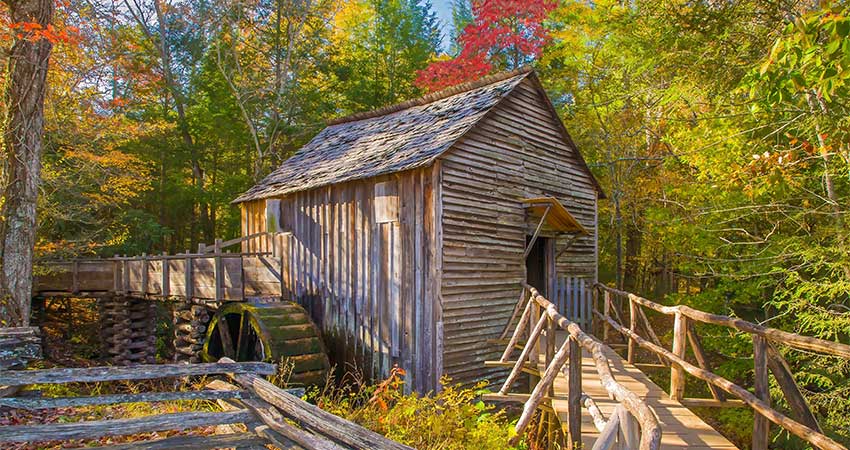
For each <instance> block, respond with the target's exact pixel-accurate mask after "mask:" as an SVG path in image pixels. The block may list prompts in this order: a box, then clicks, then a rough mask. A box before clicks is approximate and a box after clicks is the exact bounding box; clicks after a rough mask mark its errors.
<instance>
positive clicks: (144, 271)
mask: <svg viewBox="0 0 850 450" xmlns="http://www.w3.org/2000/svg"><path fill="white" fill-rule="evenodd" d="M148 276H149V274H148V254H147V253H142V296H144V295H145V294H147V293H148Z"/></svg>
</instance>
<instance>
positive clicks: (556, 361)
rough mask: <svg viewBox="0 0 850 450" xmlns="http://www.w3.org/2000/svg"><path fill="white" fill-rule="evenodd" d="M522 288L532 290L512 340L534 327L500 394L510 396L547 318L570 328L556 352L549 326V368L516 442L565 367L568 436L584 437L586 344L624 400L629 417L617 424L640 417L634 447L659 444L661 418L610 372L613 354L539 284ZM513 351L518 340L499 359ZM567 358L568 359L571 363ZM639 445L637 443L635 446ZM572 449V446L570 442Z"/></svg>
mask: <svg viewBox="0 0 850 450" xmlns="http://www.w3.org/2000/svg"><path fill="white" fill-rule="evenodd" d="M523 288H524V289H525V291H526V292H528V293H529V301H528V304H527V305H526V306H525V311H524V312H523V314H522V317H521V318H520V320H519V322H518V323H517V325H516V329H515V331H514V335H513V337H512V338H511V341H510V342H511V343H516V342H517V341H518V338H519V336H520V334H522V333H523V331H524V329H525V328H527V327H528V326H529V325H532V324H534V326H533V329H529V330H528V332H529V336H528V339H527V340H526V342H525V344H524V347H523V351H522V355H523V356H521V357H520V358H518V359H517V361H516V363H515V365H514V370H513V371H512V376H511V377H509V378H508V380H507V381H506V382H505V385H504V386H503V387H502V389H501V390H500V395H502V396H507V395H508V394H506V393H507V391H508V389H509V388H510V385H511V383H512V380H514V379H515V378H516V376H515V374H514V372H516V374H518V373H519V371H520V370H521V369H522V368H523V367H524V366H525V359H526V358H527V357H529V354H530V353H533V351H531V347H534V346H536V345H537V339H538V338H539V336H540V333H541V330H542V329H543V326H542V325H541V324H542V323H544V322H550V323H551V324H552V327H551V328H550V329H549V330H554V326H557V327H558V328H560V329H561V330H564V331H566V332H567V339H566V340H565V342H564V343H563V345H561V346H560V348H559V349H558V350H557V352H554V354H553V351H552V350H553V346H554V338H555V336H554V335H552V334H550V333H549V330H547V333H546V339H547V342H546V344H547V352H546V353H547V355H546V369H545V371H544V372H543V374H542V375H541V379H540V381H539V382H538V383H537V384H536V385H535V386H534V389H533V390H532V392H531V394H530V395H529V396H528V399H527V400H526V401H525V404H524V406H523V413H522V415H521V416H520V418H519V420H518V421H517V424H516V427H515V429H516V432H517V434H516V436H515V437H514V439H513V440H512V443H515V442H516V441H517V440H518V439H519V437H520V436H521V435H522V434H523V432H524V431H525V428H526V427H527V426H528V424H529V422H530V421H531V418H532V416H533V415H534V413H535V411H536V410H537V409H538V408H540V407H541V406H542V405H541V403H542V402H543V400H544V398H546V397H547V396H548V395H549V393H550V391H551V389H552V387H553V383H554V380H555V377H556V376H557V374H558V373H560V372H563V373H564V374H565V375H566V376H567V381H568V385H569V387H570V390H569V393H568V400H567V401H568V404H569V409H570V413H569V414H568V417H569V418H568V420H569V423H568V426H567V428H568V430H569V440H570V442H571V443H576V442H580V441H581V436H580V434H581V417H580V408H581V404H582V403H585V404H587V400H588V397H587V396H586V395H583V394H582V393H581V349H582V348H583V349H585V350H586V351H588V352H590V354H591V356H592V359H593V361H594V365H595V367H596V371H597V372H598V374H599V377H600V381H601V383H602V386H603V387H604V388H605V390H606V391H607V392H608V393H609V394H610V396H611V397H612V398H614V399H615V400H617V401H618V402H620V404H621V405H622V408H623V410H624V411H625V412H626V413H627V414H628V420H621V419H622V418H618V419H617V420H612V426H617V427H630V426H631V424H632V423H633V422H632V420H636V421H637V422H638V423H639V425H640V437H639V439H635V440H636V441H638V442H630V444H632V447H631V448H635V447H637V448H640V449H641V450H656V449H658V448H659V447H660V445H661V428H660V426H659V424H658V419H656V417H655V415H654V414H653V412H652V410H651V409H650V408H649V406H647V404H646V403H645V402H644V401H643V400H641V398H640V397H638V396H637V394H635V393H634V392H631V391H629V390H628V389H627V388H626V387H625V386H623V385H622V384H620V383H618V382H617V381H616V379H615V378H614V375H613V374H612V373H611V369H610V367H609V362H608V359H607V358H606V357H605V354H604V349H605V347H604V344H603V343H602V342H600V341H599V340H597V339H596V338H594V337H592V336H590V335H588V334H587V333H585V332H584V331H583V330H582V329H581V327H579V326H578V324H576V323H574V322H572V321H570V320H569V319H567V318H566V317H564V316H563V315H561V314H560V313H559V312H558V310H557V308H556V306H555V304H554V303H552V302H550V301H549V300H547V299H546V298H545V297H543V296H542V295H540V293H539V292H538V291H537V289H535V288H534V287H532V286H530V285H528V284H526V283H523ZM538 311H539V314H540V317H539V318H537V317H536V316H537V314H538ZM512 350H513V345H509V346H508V349H507V350H506V351H505V353H504V354H503V355H502V358H501V360H500V363H505V362H506V361H507V358H508V357H509V355H510V353H511V351H512ZM568 360H569V364H568V363H567V361H568ZM535 364H536V362H535ZM496 397H498V396H496ZM635 444H637V445H636V446H635ZM570 448H573V447H572V446H570Z"/></svg>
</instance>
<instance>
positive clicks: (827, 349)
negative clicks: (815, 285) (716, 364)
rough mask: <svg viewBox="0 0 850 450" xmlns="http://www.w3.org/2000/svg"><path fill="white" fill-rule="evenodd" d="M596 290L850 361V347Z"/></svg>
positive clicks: (616, 291)
mask: <svg viewBox="0 0 850 450" xmlns="http://www.w3.org/2000/svg"><path fill="white" fill-rule="evenodd" d="M596 286H598V287H599V288H600V289H603V290H605V291H606V292H612V293H614V294H617V295H622V296H625V297H627V298H629V299H633V300H634V301H636V302H638V303H640V304H641V305H643V306H646V307H647V308H651V309H653V310H655V311H658V312H660V313H662V314H667V315H671V316H672V315H675V314H676V313H677V312H681V313H682V314H683V315H685V316H686V317H688V318H690V319H693V320H696V321H698V322H703V323H710V324H714V325H721V326H725V327H729V328H733V329H736V330H738V331H743V332H745V333H750V334H757V335H759V336H762V337H765V338H767V339H769V340H771V341H774V342H781V343H783V344H785V345H787V346H789V347H794V348H797V349H801V350H809V351H814V352H820V353H825V354H828V355H835V356H841V357H844V358H850V345H847V344H842V343H840V342H832V341H827V340H824V339H818V338H814V337H810V336H801V335H799V334H794V333H789V332H787V331H782V330H777V329H776V328H768V327H764V326H761V325H757V324H754V323H751V322H747V321H746V320H742V319H737V318H733V317H729V316H723V315H720V314H711V313H707V312H703V311H699V310H696V309H693V308H691V307H689V306H685V305H678V306H664V305H660V304H658V303H655V302H653V301H652V300H648V299H645V298H643V297H640V296H638V295H635V294H632V293H629V292H626V291H620V290H617V289H614V288H611V287H608V286H605V285H603V284H597V285H596Z"/></svg>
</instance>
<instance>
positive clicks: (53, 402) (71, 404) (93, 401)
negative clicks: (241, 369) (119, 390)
mask: <svg viewBox="0 0 850 450" xmlns="http://www.w3.org/2000/svg"><path fill="white" fill-rule="evenodd" d="M251 397H253V395H252V394H251V393H249V392H248V391H244V390H243V391H210V390H206V391H187V392H144V393H139V394H111V395H93V396H82V397H55V398H43V397H42V398H27V397H6V398H0V406H7V407H9V408H20V409H27V410H34V409H52V408H76V407H79V406H91V405H112V404H116V403H139V402H148V403H150V402H170V401H178V400H218V399H229V398H236V399H241V398H251Z"/></svg>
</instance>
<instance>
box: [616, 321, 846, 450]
mask: <svg viewBox="0 0 850 450" xmlns="http://www.w3.org/2000/svg"><path fill="white" fill-rule="evenodd" d="M600 316H601V314H600ZM603 320H608V323H609V324H610V325H611V327H612V328H613V329H615V330H617V331H618V332H620V333H622V334H628V333H630V332H629V330H627V329H626V328H624V327H623V326H621V325H620V324H618V323H616V322H614V321H613V320H611V319H604V318H603ZM633 337H635V340H636V341H637V343H638V345H640V346H641V347H643V348H645V349H647V350H650V351H652V352H655V353H657V354H659V355H661V356H663V357H664V358H666V359H667V360H668V361H670V362H671V363H673V364H679V365H680V366H681V367H682V368H683V369H684V370H685V371H686V372H687V373H689V374H691V375H693V376H694V377H696V378H699V379H700V380H703V381H707V382H709V383H712V384H714V385H715V386H717V387H719V388H721V389H723V390H725V391H726V392H728V393H730V394H732V395H734V396H736V397H738V398H740V399H741V400H743V401H744V403H746V404H747V405H749V406H750V407H751V408H753V409H754V410H755V411H756V412H757V413H759V414H761V415H763V416H765V417H767V418H768V420H770V421H771V422H773V423H775V424H777V425H779V426H780V427H782V428H784V429H786V430H788V431H789V432H791V434H794V435H795V436H798V437H800V438H802V439H804V440H805V441H807V442H809V443H811V444H813V445H815V446H817V447H818V448H820V449H828V450H847V448H846V447H844V446H843V445H841V444H839V443H838V442H836V441H835V440H833V439H832V438H830V437H828V436H825V435H824V434H822V433H819V432H817V431H816V430H814V429H812V428H810V427H808V426H806V425H803V424H801V423H799V422H797V421H795V420H793V419H791V418H789V417H788V416H786V415H784V414H782V413H780V412H779V411H776V410H775V409H773V408H771V406H770V404H768V403H766V402H764V401H762V400H761V399H760V398H758V397H756V396H755V395H753V394H752V393H750V391H748V390H746V389H744V388H742V387H741V386H738V385H737V384H735V383H732V382H731V381H729V380H727V379H725V378H723V377H721V376H720V375H717V374H714V373H711V372H709V371H707V370H704V369H701V368H699V367H696V366H694V365H693V364H690V363H689V362H687V361H685V360H683V359H681V358H679V357H678V356H676V355H674V354H673V353H672V352H670V351H669V350H667V349H665V348H663V347H660V346H657V345H655V344H653V343H651V342H648V341H646V340H645V339H643V338H641V337H640V336H633Z"/></svg>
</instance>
